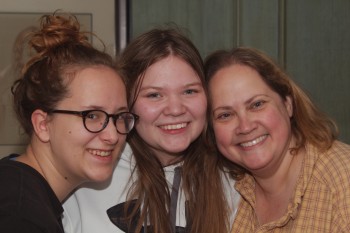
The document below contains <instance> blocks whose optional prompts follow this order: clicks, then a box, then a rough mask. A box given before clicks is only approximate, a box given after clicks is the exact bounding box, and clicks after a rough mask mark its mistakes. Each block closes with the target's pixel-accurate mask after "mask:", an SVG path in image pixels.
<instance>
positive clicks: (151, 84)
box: [133, 56, 207, 165]
mask: <svg viewBox="0 0 350 233" xmlns="http://www.w3.org/2000/svg"><path fill="white" fill-rule="evenodd" d="M206 108H207V100H206V96H205V91H204V89H203V86H202V83H201V81H200V78H199V77H198V75H197V73H196V72H195V71H194V70H193V69H192V67H191V66H190V65H188V64H187V63H186V62H185V61H183V60H182V59H180V58H178V57H176V56H169V57H166V58H164V59H162V60H160V61H158V62H156V63H154V64H152V65H151V66H150V67H149V68H148V69H147V70H146V73H145V76H144V79H143V82H142V85H141V89H140V92H139V94H138V97H137V100H136V102H135V105H134V108H133V111H134V112H135V113H136V114H137V115H139V116H140V118H139V120H138V122H137V123H136V126H135V127H136V130H137V132H138V134H139V135H140V137H141V138H142V139H143V140H144V141H145V142H146V143H147V144H148V145H149V146H150V147H151V148H152V149H153V150H154V152H155V153H156V156H157V158H158V159H159V160H160V162H161V163H162V164H163V165H166V164H169V163H171V162H172V161H174V160H176V159H177V158H178V156H179V155H182V152H183V151H184V150H186V149H187V147H188V146H189V145H190V144H191V142H193V141H194V140H195V139H196V138H197V137H198V136H199V135H200V134H201V132H202V131H203V128H204V125H205V123H206Z"/></svg>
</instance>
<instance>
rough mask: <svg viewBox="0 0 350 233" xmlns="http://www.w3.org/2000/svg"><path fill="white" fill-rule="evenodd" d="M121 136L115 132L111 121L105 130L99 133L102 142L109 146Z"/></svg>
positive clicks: (115, 129)
mask: <svg viewBox="0 0 350 233" xmlns="http://www.w3.org/2000/svg"><path fill="white" fill-rule="evenodd" d="M121 136H122V135H120V134H119V133H118V132H117V128H116V126H115V125H114V122H113V120H112V119H110V120H109V121H108V124H107V126H106V128H104V129H103V130H102V131H101V132H100V137H101V138H102V140H103V141H105V142H107V143H109V144H116V143H117V142H118V141H119V137H121Z"/></svg>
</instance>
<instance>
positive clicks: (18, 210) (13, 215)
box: [0, 155, 64, 233]
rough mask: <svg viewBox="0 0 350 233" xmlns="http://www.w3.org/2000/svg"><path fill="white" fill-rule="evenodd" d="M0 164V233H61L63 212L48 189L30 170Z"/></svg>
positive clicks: (5, 162)
mask: <svg viewBox="0 0 350 233" xmlns="http://www.w3.org/2000/svg"><path fill="white" fill-rule="evenodd" d="M16 156H18V155H10V156H8V157H5V158H3V159H1V160H0V232H1V233H37V232H50V233H63V232H64V231H63V227H62V220H61V216H62V213H63V208H62V205H61V203H60V201H59V200H58V198H57V197H56V195H55V193H54V192H53V190H52V189H51V187H50V185H49V184H48V183H47V181H46V180H45V179H44V177H43V176H41V175H40V174H39V173H38V172H37V171H36V170H35V169H33V168H32V167H30V166H28V165H26V164H24V163H21V162H16V161H14V160H11V158H15V157H16Z"/></svg>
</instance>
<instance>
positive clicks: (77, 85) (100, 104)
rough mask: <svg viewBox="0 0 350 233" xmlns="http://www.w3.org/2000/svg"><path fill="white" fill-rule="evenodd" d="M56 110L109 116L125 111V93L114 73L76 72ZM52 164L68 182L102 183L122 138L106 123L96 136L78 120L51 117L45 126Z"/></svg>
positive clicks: (97, 70)
mask: <svg viewBox="0 0 350 233" xmlns="http://www.w3.org/2000/svg"><path fill="white" fill-rule="evenodd" d="M56 109H61V110H73V111H84V110H91V109H99V110H103V111H105V112H107V113H109V114H116V113H119V112H123V111H126V110H127V109H128V108H127V101H126V91H125V86H124V83H123V82H122V80H121V78H120V77H119V76H118V75H117V73H116V72H115V71H114V70H112V69H110V68H108V67H104V66H96V67H91V68H86V69H83V70H81V71H79V72H78V73H77V74H76V75H75V77H74V78H73V81H72V82H71V83H70V84H69V86H68V97H67V98H65V99H63V100H62V101H60V102H59V103H58V105H57V106H56ZM48 127H49V141H50V146H51V151H52V153H51V154H52V158H51V159H52V160H53V164H55V167H56V168H57V170H58V172H59V173H61V174H62V175H63V176H65V177H68V179H70V180H71V181H72V182H78V183H81V182H83V181H103V180H106V179H107V178H108V177H110V176H111V174H112V172H113V168H114V166H115V163H116V160H117V159H118V157H119V154H120V152H121V150H122V149H123V146H124V144H125V139H126V136H125V135H121V134H119V133H117V130H116V128H115V126H114V124H113V123H112V120H111V119H110V120H109V123H108V125H107V127H106V128H105V129H104V130H102V131H101V132H99V133H91V132H88V131H87V130H86V129H85V128H84V125H83V120H82V117H80V116H76V115H68V114H53V115H52V116H51V120H50V121H49V123H48Z"/></svg>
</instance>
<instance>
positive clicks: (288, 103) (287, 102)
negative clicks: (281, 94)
mask: <svg viewBox="0 0 350 233" xmlns="http://www.w3.org/2000/svg"><path fill="white" fill-rule="evenodd" d="M284 104H285V106H286V109H287V112H288V115H289V117H292V116H293V100H292V97H290V96H287V97H286V100H285V101H284Z"/></svg>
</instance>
